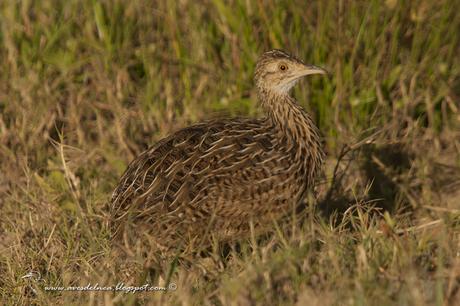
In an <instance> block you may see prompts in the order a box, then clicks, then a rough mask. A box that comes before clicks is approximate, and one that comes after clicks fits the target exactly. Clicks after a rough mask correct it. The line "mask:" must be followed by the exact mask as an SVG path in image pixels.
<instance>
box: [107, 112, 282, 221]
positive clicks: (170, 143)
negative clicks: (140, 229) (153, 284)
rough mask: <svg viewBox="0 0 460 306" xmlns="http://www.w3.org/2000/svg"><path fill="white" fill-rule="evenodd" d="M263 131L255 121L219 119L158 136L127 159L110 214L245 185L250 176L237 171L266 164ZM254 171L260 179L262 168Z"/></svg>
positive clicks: (162, 208) (156, 208)
mask: <svg viewBox="0 0 460 306" xmlns="http://www.w3.org/2000/svg"><path fill="white" fill-rule="evenodd" d="M264 129H266V127H265V126H264V125H263V124H262V121H261V120H257V119H238V120H219V121H214V122H206V123H202V124H196V125H193V126H190V127H188V128H185V129H182V130H179V131H178V132H176V133H174V134H172V135H171V136H169V137H167V138H165V139H163V140H161V141H160V142H158V143H157V144H156V145H155V146H153V147H152V148H150V149H148V150H147V151H145V152H144V153H142V154H141V155H139V156H138V157H137V158H136V159H135V160H134V161H133V162H131V164H130V165H129V166H128V168H127V170H126V171H125V173H124V174H123V176H122V177H121V179H120V183H119V184H118V186H117V188H116V189H115V191H114V193H113V196H112V209H113V210H114V212H115V216H120V215H122V214H125V213H127V211H128V210H129V209H135V210H136V211H138V213H141V214H149V213H153V212H155V213H156V214H158V213H162V212H163V213H168V212H171V211H174V210H176V209H178V208H179V207H180V205H181V203H192V202H194V201H198V200H200V199H203V198H206V196H207V192H208V191H207V190H211V189H212V187H213V186H218V188H221V189H222V188H228V189H231V188H235V186H234V185H235V184H248V183H249V181H248V180H251V179H254V177H251V175H249V174H245V173H243V172H242V171H243V170H245V169H256V168H257V167H254V165H255V164H263V163H267V162H269V161H268V160H266V159H263V157H262V156H263V155H264V152H265V153H266V152H269V151H270V150H272V145H273V144H272V140H271V136H270V135H271V134H270V133H269V132H267V131H266V130H264ZM249 171H250V170H249ZM257 171H259V172H260V173H258V174H257V173H256V174H255V175H256V177H255V178H256V179H257V175H258V176H259V179H264V176H265V175H264V171H266V170H264V169H262V168H260V169H259V170H257ZM246 172H247V171H246ZM253 175H254V174H253ZM226 185H227V187H226Z"/></svg>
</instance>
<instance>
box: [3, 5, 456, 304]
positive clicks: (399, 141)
mask: <svg viewBox="0 0 460 306" xmlns="http://www.w3.org/2000/svg"><path fill="white" fill-rule="evenodd" d="M459 12H460V2H459V1H451V0H438V1H434V0H433V1H430V0H425V1H422V0H418V1H393V0H386V1H377V0H370V1H347V0H339V1H336V0H323V1H311V2H305V1H300V0H299V1H243V0H232V1H221V0H212V1H206V0H202V1H190V0H182V1H177V2H175V1H155V3H151V2H150V1H90V0H83V1H58V0H55V1H52V0H48V1H3V2H1V3H0V71H1V72H2V73H1V74H0V173H1V175H0V212H1V216H2V217H1V218H0V275H1V278H0V294H1V300H2V301H3V302H4V304H5V305H13V304H15V305H29V304H37V305H52V304H53V305H56V304H60V305H69V304H75V305H76V304H81V303H84V304H88V305H101V304H102V305H114V304H115V305H125V304H126V305H138V304H143V303H150V304H156V303H157V304H158V303H163V304H173V305H182V304H183V305H195V304H197V305H201V304H207V305H209V304H216V305H271V304H275V305H276V304H279V305H281V304H282V305H457V304H458V303H459V301H460V290H459V289H460V283H459V282H460V237H459V233H460V222H459V216H460V129H459V127H460V112H459V109H460V103H459V99H460V57H459V56H458V55H459V54H460V34H459V31H458V29H459V28H460V13H459ZM272 48H282V49H285V50H288V51H289V52H292V53H293V54H295V55H297V56H298V57H300V58H302V59H304V60H305V62H307V63H310V64H315V65H320V66H324V67H326V68H328V69H329V71H330V72H331V77H330V78H329V79H327V78H321V77H317V76H313V77H310V78H307V79H305V80H303V81H302V82H300V83H299V84H298V85H297V87H296V89H295V90H294V92H293V95H294V96H295V97H296V98H297V100H298V101H299V102H300V103H301V104H302V105H303V106H304V107H305V109H306V110H307V111H309V112H310V113H311V114H312V116H313V117H314V118H315V121H316V122H317V123H318V126H319V128H320V130H321V132H322V134H323V139H324V146H325V149H326V151H327V159H326V164H325V167H324V169H323V170H324V171H323V173H322V175H321V177H320V178H319V180H318V182H317V186H316V188H315V190H314V191H312V192H311V193H310V194H309V195H308V197H307V198H306V200H305V209H304V210H303V211H302V212H300V213H299V214H298V215H296V216H295V218H294V217H292V218H290V222H282V223H281V222H278V223H276V222H274V224H273V231H272V232H271V233H268V234H267V235H266V236H264V237H259V238H256V237H254V238H253V239H250V240H248V241H241V242H240V243H239V244H238V245H235V246H232V248H228V247H227V249H226V250H225V252H224V251H222V250H220V249H216V250H215V252H214V254H212V255H213V256H212V260H210V261H209V262H208V266H211V267H215V268H216V269H215V270H216V271H217V272H216V273H208V274H207V275H204V276H203V275H202V274H201V272H198V271H196V270H193V269H186V268H184V267H181V266H176V267H175V269H174V273H172V275H171V276H170V278H168V279H166V280H163V284H157V283H155V282H156V281H157V279H156V278H155V277H154V276H153V275H152V273H151V271H150V270H148V269H145V268H144V262H145V261H146V260H147V259H148V257H149V256H151V255H152V254H148V255H143V254H141V253H140V252H136V250H134V252H133V254H132V257H131V258H130V260H126V259H122V258H121V257H118V256H116V255H114V254H113V252H112V251H111V245H110V243H109V239H108V238H109V232H108V229H107V220H108V215H107V205H108V199H109V198H110V194H111V192H112V190H113V189H114V187H115V185H116V183H117V179H118V178H119V176H120V175H121V173H122V172H123V170H124V169H125V167H126V166H127V164H128V163H129V161H130V160H132V159H133V158H134V156H136V155H137V154H138V153H140V152H142V151H143V150H144V149H146V148H147V147H148V146H149V145H152V144H154V143H155V141H157V140H159V139H161V138H162V137H164V136H166V135H168V134H169V133H171V132H173V131H175V130H177V129H178V128H180V127H184V126H187V125H189V124H191V123H193V122H198V121H200V120H204V119H208V118H212V117H215V116H224V115H225V116H254V117H258V116H262V115H263V113H262V110H261V109H260V108H259V106H258V105H257V103H256V96H255V91H254V89H253V82H252V73H253V70H254V65H255V61H256V59H257V57H258V55H260V54H261V53H262V52H263V51H266V50H269V49H272ZM172 266H174V265H172ZM119 283H124V286H142V285H144V284H149V285H153V286H160V285H164V286H170V285H171V284H173V285H172V287H171V289H169V290H166V291H149V292H144V291H143V292H137V293H126V290H125V291H123V290H120V291H103V292H102V291H94V290H93V291H88V290H86V291H85V290H83V291H76V290H73V291H62V290H46V288H45V287H65V288H66V287H68V286H81V287H85V286H88V285H89V286H93V287H94V286H96V287H97V286H99V287H106V286H113V287H115V286H116V285H117V284H119ZM174 286H175V287H174ZM120 287H123V285H120ZM173 289H174V290H173Z"/></svg>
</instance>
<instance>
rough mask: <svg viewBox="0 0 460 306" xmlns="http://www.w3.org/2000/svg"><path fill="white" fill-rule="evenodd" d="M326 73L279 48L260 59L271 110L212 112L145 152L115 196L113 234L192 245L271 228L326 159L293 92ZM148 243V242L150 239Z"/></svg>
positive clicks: (161, 246) (260, 81)
mask: <svg viewBox="0 0 460 306" xmlns="http://www.w3.org/2000/svg"><path fill="white" fill-rule="evenodd" d="M314 73H324V70H323V69H321V68H318V67H315V66H308V65H305V64H303V63H302V62H301V61H300V60H298V59H297V58H295V57H292V56H290V55H288V54H287V53H285V52H284V51H281V50H272V51H269V52H266V53H264V54H263V55H262V56H261V58H260V59H259V60H258V62H257V66H256V72H255V78H254V80H255V85H256V88H257V94H258V100H259V103H260V104H261V105H262V107H263V108H264V109H265V111H266V114H267V116H266V117H265V118H262V119H227V120H213V121H208V122H204V123H199V124H195V125H193V126H190V127H187V128H184V129H182V130H179V131H178V132H176V133H174V134H172V135H171V136H169V137H167V138H164V139H163V140H161V141H160V142H158V143H157V144H156V145H154V146H153V147H151V148H149V149H148V150H147V151H145V152H144V153H142V154H141V155H139V156H138V157H137V158H136V159H135V160H134V161H133V162H132V163H131V164H130V165H129V166H128V169H127V170H126V172H125V173H124V174H123V176H122V177H121V179H120V182H119V184H118V186H117V187H116V189H115V191H114V193H113V196H112V201H111V209H112V225H113V230H114V234H115V237H122V236H124V237H125V240H131V241H136V240H137V241H149V243H152V244H153V245H154V246H155V247H157V248H158V250H162V251H175V252H177V251H178V250H181V251H184V252H185V251H186V250H188V251H193V250H196V249H197V248H198V247H199V246H206V245H209V242H210V239H211V238H214V239H217V241H229V240H235V239H240V238H244V237H248V236H249V234H250V233H251V230H250V229H251V224H252V225H253V228H254V230H255V232H256V233H261V232H264V231H266V230H268V229H270V228H271V227H273V221H274V220H278V219H279V218H280V217H282V216H284V215H286V214H287V213H289V212H290V211H292V208H293V207H294V206H295V205H296V204H297V203H298V202H299V201H300V200H301V197H302V194H303V193H304V191H305V190H306V189H307V188H308V187H309V186H311V184H312V182H313V180H314V178H315V176H316V174H317V173H318V170H319V168H320V166H321V163H322V159H323V151H322V149H321V145H320V140H319V133H318V130H317V128H316V126H315V125H314V123H313V121H312V119H311V118H310V116H309V115H308V114H307V113H306V112H305V111H304V110H303V109H302V108H301V107H300V106H299V105H298V104H297V103H296V101H295V100H294V99H293V98H292V97H290V95H289V90H290V89H291V88H292V86H293V85H294V84H295V83H296V82H297V80H298V79H299V78H301V77H302V76H305V75H307V74H314ZM143 243H144V242H143Z"/></svg>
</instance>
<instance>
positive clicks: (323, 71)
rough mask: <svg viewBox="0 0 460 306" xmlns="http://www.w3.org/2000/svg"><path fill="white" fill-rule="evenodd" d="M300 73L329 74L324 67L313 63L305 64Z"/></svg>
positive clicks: (302, 74)
mask: <svg viewBox="0 0 460 306" xmlns="http://www.w3.org/2000/svg"><path fill="white" fill-rule="evenodd" d="M300 73H301V76H305V75H310V74H329V73H328V72H327V70H326V69H324V68H321V67H318V66H313V65H305V66H304V69H302V71H301V72H300Z"/></svg>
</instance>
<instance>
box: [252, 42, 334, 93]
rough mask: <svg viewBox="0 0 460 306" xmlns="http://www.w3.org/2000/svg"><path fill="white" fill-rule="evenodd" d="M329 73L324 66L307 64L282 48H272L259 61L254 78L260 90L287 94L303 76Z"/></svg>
mask: <svg viewBox="0 0 460 306" xmlns="http://www.w3.org/2000/svg"><path fill="white" fill-rule="evenodd" d="M309 74H327V71H326V70H325V69H323V68H320V67H317V66H313V65H306V64H304V63H303V62H302V61H301V60H299V59H298V58H296V57H294V56H292V55H289V54H288V53H286V52H284V51H282V50H276V49H275V50H271V51H268V52H265V53H264V54H262V56H261V57H260V58H259V60H258V61H257V65H256V70H255V75H254V80H255V83H256V86H257V88H258V89H259V91H265V92H270V93H273V94H277V95H286V94H288V93H289V90H290V89H291V88H292V87H293V86H294V85H295V84H296V83H297V81H298V80H299V79H300V78H302V77H303V76H306V75H309Z"/></svg>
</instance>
